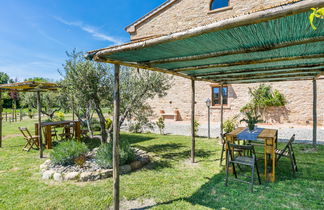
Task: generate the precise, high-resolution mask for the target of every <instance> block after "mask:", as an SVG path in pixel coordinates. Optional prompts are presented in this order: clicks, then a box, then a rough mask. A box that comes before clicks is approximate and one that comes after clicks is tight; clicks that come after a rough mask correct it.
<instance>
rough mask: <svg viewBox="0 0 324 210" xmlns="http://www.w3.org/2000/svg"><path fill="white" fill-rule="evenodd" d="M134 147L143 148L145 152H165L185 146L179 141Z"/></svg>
mask: <svg viewBox="0 0 324 210" xmlns="http://www.w3.org/2000/svg"><path fill="white" fill-rule="evenodd" d="M136 147H139V148H140V149H142V150H145V151H147V152H154V153H161V152H166V151H171V150H177V149H180V148H183V147H185V146H183V145H182V144H179V143H167V144H154V145H150V146H145V147H144V146H136Z"/></svg>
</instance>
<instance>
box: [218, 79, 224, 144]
mask: <svg viewBox="0 0 324 210" xmlns="http://www.w3.org/2000/svg"><path fill="white" fill-rule="evenodd" d="M223 87H224V85H223V83H222V84H221V86H220V90H219V92H220V93H219V98H220V104H221V116H220V138H223V129H224V128H223V121H224V101H223Z"/></svg>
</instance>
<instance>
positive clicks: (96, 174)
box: [90, 171, 100, 181]
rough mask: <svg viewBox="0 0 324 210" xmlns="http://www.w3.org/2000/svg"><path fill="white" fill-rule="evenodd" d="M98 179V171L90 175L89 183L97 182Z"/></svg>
mask: <svg viewBox="0 0 324 210" xmlns="http://www.w3.org/2000/svg"><path fill="white" fill-rule="evenodd" d="M99 179H100V172H99V171H96V172H93V173H91V176H90V181H96V180H99Z"/></svg>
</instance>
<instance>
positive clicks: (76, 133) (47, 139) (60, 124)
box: [35, 120, 81, 149]
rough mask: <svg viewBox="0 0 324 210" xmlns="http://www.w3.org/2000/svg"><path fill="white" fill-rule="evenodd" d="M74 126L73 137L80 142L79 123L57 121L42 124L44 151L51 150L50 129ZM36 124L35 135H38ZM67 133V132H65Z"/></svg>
mask: <svg viewBox="0 0 324 210" xmlns="http://www.w3.org/2000/svg"><path fill="white" fill-rule="evenodd" d="M71 124H73V126H74V129H73V130H74V136H75V138H76V139H77V140H78V141H80V140H81V127H80V126H81V123H80V122H79V121H71V120H70V121H58V122H42V123H41V127H45V130H44V138H45V145H46V149H52V127H64V126H65V125H71ZM37 128H38V123H35V135H36V136H37V135H38V129H37ZM67 132H69V131H67Z"/></svg>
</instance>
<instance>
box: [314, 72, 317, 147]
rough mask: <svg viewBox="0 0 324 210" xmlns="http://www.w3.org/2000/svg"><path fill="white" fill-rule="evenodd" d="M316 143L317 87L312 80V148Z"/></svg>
mask: <svg viewBox="0 0 324 210" xmlns="http://www.w3.org/2000/svg"><path fill="white" fill-rule="evenodd" d="M316 142H317V85H316V78H314V79H313V146H314V147H316Z"/></svg>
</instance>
